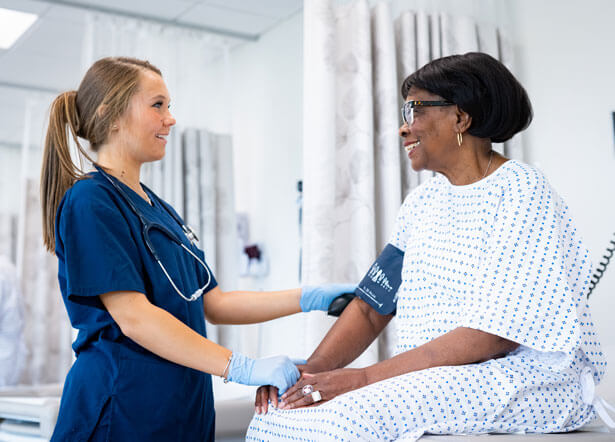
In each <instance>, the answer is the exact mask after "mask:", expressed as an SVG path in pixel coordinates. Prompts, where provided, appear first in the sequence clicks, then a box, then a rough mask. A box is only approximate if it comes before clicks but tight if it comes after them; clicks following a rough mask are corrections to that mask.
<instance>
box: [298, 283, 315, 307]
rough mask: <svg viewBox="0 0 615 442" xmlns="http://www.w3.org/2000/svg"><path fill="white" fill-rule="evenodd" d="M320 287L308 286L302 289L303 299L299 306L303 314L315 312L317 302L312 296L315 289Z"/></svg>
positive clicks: (300, 300)
mask: <svg viewBox="0 0 615 442" xmlns="http://www.w3.org/2000/svg"><path fill="white" fill-rule="evenodd" d="M317 288H318V287H316V286H311V285H306V286H305V287H301V298H300V299H299V306H300V307H301V311H302V312H311V311H312V310H314V303H315V302H314V301H316V299H315V297H314V296H312V294H313V292H314V290H315V289H317Z"/></svg>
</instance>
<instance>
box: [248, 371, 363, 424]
mask: <svg viewBox="0 0 615 442" xmlns="http://www.w3.org/2000/svg"><path fill="white" fill-rule="evenodd" d="M297 368H298V370H299V372H300V373H301V377H300V378H299V380H298V381H297V383H296V384H295V385H293V386H292V387H290V388H289V389H288V390H286V392H285V393H284V394H283V395H282V396H281V397H278V389H277V388H276V387H274V386H272V385H263V386H261V387H259V388H258V390H257V391H256V400H255V401H254V406H255V412H256V413H257V414H266V413H267V411H268V408H269V401H271V405H272V406H273V407H275V408H280V409H283V410H290V409H293V408H300V407H307V406H312V405H320V404H322V403H324V402H326V401H330V400H331V399H333V398H334V397H336V396H339V395H340V394H344V393H346V392H348V391H352V390H356V389H357V388H361V387H363V386H365V385H367V378H366V375H365V370H364V369H362V368H340V369H336V370H330V371H322V370H321V369H320V368H319V367H317V366H315V365H310V364H309V363H308V364H305V365H298V366H297ZM306 385H311V386H312V388H311V389H308V391H309V390H313V391H318V392H319V393H320V397H321V400H320V401H318V402H317V403H315V402H314V399H313V398H312V395H311V394H309V393H308V394H305V392H304V388H303V387H305V386H306Z"/></svg>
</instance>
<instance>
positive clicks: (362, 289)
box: [355, 244, 404, 315]
mask: <svg viewBox="0 0 615 442" xmlns="http://www.w3.org/2000/svg"><path fill="white" fill-rule="evenodd" d="M403 260H404V252H402V251H401V250H399V249H398V248H397V247H395V246H393V245H391V244H387V245H386V247H385V248H384V250H383V251H382V253H381V254H380V256H378V258H377V259H376V261H374V263H373V264H372V265H371V267H370V268H369V270H368V271H367V274H366V275H365V276H364V277H363V279H362V280H361V282H360V283H359V285H358V287H357V289H356V290H355V295H357V296H358V297H359V298H361V299H362V300H363V301H365V302H367V303H368V304H369V305H371V306H372V307H373V308H374V309H375V310H376V311H377V312H378V313H380V314H381V315H389V314H394V313H395V309H396V306H397V290H398V289H399V286H400V284H401V266H402V263H403Z"/></svg>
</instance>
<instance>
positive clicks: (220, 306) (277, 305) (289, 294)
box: [203, 287, 301, 324]
mask: <svg viewBox="0 0 615 442" xmlns="http://www.w3.org/2000/svg"><path fill="white" fill-rule="evenodd" d="M300 299H301V289H291V290H280V291H275V292H247V291H234V292H222V291H221V290H220V288H218V287H216V288H214V289H212V290H210V291H209V292H207V293H206V294H205V295H203V304H204V308H205V316H206V317H207V320H208V321H209V322H211V323H212V324H252V323H255V322H263V321H269V320H271V319H275V318H281V317H282V316H288V315H292V314H293V313H299V312H301V306H300V304H299V302H300Z"/></svg>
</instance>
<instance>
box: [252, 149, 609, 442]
mask: <svg viewBox="0 0 615 442" xmlns="http://www.w3.org/2000/svg"><path fill="white" fill-rule="evenodd" d="M390 242H391V244H393V245H395V246H396V247H398V248H400V249H402V250H404V251H405V255H404V265H403V268H402V285H401V287H400V289H399V292H398V296H399V300H398V304H397V317H396V321H397V329H398V330H397V347H396V353H402V352H405V351H408V350H411V349H412V348H415V347H417V346H420V345H422V344H424V343H426V342H429V341H431V340H433V339H435V338H437V337H438V336H441V335H443V334H445V333H447V332H449V331H451V330H453V329H455V328H457V327H470V328H474V329H479V330H483V331H485V332H488V333H492V334H496V335H499V336H502V337H504V338H507V339H510V340H513V341H515V342H517V343H519V344H521V345H520V346H519V347H518V348H517V349H516V350H515V351H513V352H511V353H509V354H508V355H507V356H506V357H503V358H499V359H492V360H489V361H486V362H483V363H480V364H472V365H463V366H446V367H435V368H431V369H427V370H422V371H418V372H413V373H407V374H404V375H401V376H397V377H394V378H390V379H386V380H384V381H381V382H378V383H375V384H372V385H368V386H366V387H363V388H361V389H358V390H354V391H351V392H348V393H346V394H343V395H340V396H338V397H336V398H335V399H333V400H331V401H329V402H326V403H324V404H322V405H320V406H318V407H311V408H303V409H298V410H276V409H273V408H270V411H269V413H267V414H266V415H255V416H254V418H253V419H252V422H251V424H250V427H249V429H248V434H247V436H246V437H247V440H294V441H335V440H340V441H342V440H344V441H354V440H363V441H375V440H387V441H388V440H398V441H413V440H416V439H418V438H419V437H420V436H421V435H422V434H424V433H432V434H468V433H469V434H477V433H487V432H496V433H506V432H532V433H536V432H537V433H548V432H561V431H572V430H574V429H576V428H579V427H580V426H582V425H583V424H585V423H586V422H588V421H590V420H592V419H593V418H594V416H595V415H594V410H593V407H592V406H591V405H588V404H586V403H584V402H583V400H582V397H581V385H580V381H579V377H580V373H581V371H582V370H583V369H584V368H585V367H589V368H590V369H591V372H592V373H593V376H594V379H595V382H596V383H597V382H599V380H600V379H601V378H602V376H603V375H604V371H605V368H606V363H605V360H604V356H603V354H602V352H601V349H600V344H599V342H598V339H597V336H596V333H595V331H594V326H593V323H592V319H591V315H590V313H589V308H588V306H587V303H586V301H585V296H584V294H585V291H586V289H587V285H588V282H589V278H590V275H591V264H590V262H589V259H588V253H587V250H586V249H585V247H584V246H583V244H582V243H581V241H580V239H579V237H578V235H577V233H576V229H575V227H574V223H573V221H572V219H571V218H570V215H569V212H568V208H567V207H566V205H565V203H564V202H563V201H562V199H561V198H560V197H559V196H558V195H557V194H556V193H555V191H554V190H553V189H552V188H551V186H550V185H549V183H548V182H547V180H546V179H545V178H544V176H543V175H542V174H541V173H540V172H539V171H538V170H536V169H534V168H532V167H531V166H528V165H526V164H523V163H521V162H518V161H514V160H510V161H507V162H506V163H504V164H503V165H502V166H500V168H498V169H497V170H496V171H495V172H494V173H493V174H491V175H490V176H488V177H487V178H485V179H483V180H481V181H478V182H476V183H474V184H470V185H467V186H453V185H451V184H450V183H449V181H448V180H447V179H446V178H445V177H444V176H442V175H437V176H436V177H434V178H433V179H431V180H430V181H428V182H426V183H425V184H423V185H421V186H420V187H419V188H417V189H416V190H414V191H413V192H412V193H410V195H408V197H407V198H406V200H405V202H404V204H403V205H402V207H401V209H400V211H399V215H398V219H397V225H396V228H395V232H394V233H393V235H392V238H391V241H390ZM586 369H587V368H586Z"/></svg>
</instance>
